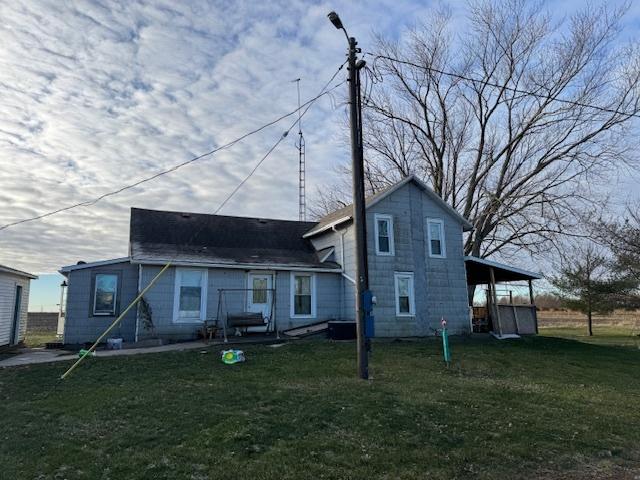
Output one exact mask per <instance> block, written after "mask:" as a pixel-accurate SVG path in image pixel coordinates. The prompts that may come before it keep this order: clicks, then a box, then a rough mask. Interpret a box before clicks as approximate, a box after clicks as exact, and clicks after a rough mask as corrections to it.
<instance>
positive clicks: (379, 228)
mask: <svg viewBox="0 0 640 480" xmlns="http://www.w3.org/2000/svg"><path fill="white" fill-rule="evenodd" d="M374 219H375V236H376V255H393V254H394V245H393V217H392V216H391V215H383V214H380V213H376V214H375V215H374Z"/></svg>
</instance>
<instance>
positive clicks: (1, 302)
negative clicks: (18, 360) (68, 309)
mask: <svg viewBox="0 0 640 480" xmlns="http://www.w3.org/2000/svg"><path fill="white" fill-rule="evenodd" d="M36 278H38V277H36V276H35V275H31V274H30V273H27V272H23V271H20V270H16V269H15V268H9V267H5V266H4V265H0V348H3V347H6V346H11V345H16V344H18V343H20V342H22V341H23V340H24V334H25V331H26V330H27V309H28V308H29V283H30V282H31V280H34V279H36Z"/></svg>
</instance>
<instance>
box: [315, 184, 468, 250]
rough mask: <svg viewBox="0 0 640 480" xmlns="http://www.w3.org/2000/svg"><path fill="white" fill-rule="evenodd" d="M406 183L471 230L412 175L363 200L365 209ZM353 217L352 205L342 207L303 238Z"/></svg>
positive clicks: (455, 213)
mask: <svg viewBox="0 0 640 480" xmlns="http://www.w3.org/2000/svg"><path fill="white" fill-rule="evenodd" d="M408 183H414V184H415V185H416V186H417V187H418V188H420V189H421V190H422V191H423V192H424V193H425V194H426V195H428V196H429V198H431V199H432V200H433V201H434V202H435V203H436V204H438V205H439V206H440V207H441V208H443V209H444V210H445V211H447V212H448V213H449V214H450V215H451V216H453V217H454V218H456V219H457V220H458V221H459V222H460V223H461V224H462V228H463V229H464V230H465V231H469V230H472V229H473V225H472V224H471V223H470V222H469V220H467V219H466V218H465V217H463V216H462V215H461V214H460V213H459V212H458V211H457V210H456V209H455V208H453V207H452V206H451V205H449V204H448V203H447V202H445V201H444V200H443V199H442V198H441V197H440V196H439V195H438V194H437V193H436V192H434V191H433V190H432V189H431V188H430V187H429V186H428V185H427V184H426V183H424V182H423V181H422V180H420V179H419V178H418V177H416V176H415V175H414V174H411V175H408V176H406V177H404V178H402V179H401V180H399V181H397V182H396V183H394V184H393V185H390V186H388V187H387V188H385V189H384V190H381V191H379V192H377V193H375V194H373V195H371V196H370V197H368V198H367V199H366V200H365V204H366V208H370V207H372V206H374V205H376V204H377V203H379V202H380V201H382V200H384V199H385V198H387V197H388V196H389V195H391V194H393V193H394V192H395V191H397V190H399V189H400V188H402V187H404V186H405V185H406V184H408ZM352 216H353V204H350V205H347V206H345V207H342V208H340V209H338V210H335V211H333V212H331V213H329V214H327V215H325V216H324V217H322V218H321V219H320V221H319V222H318V224H317V225H316V226H314V227H313V228H312V229H311V230H309V231H308V232H307V233H305V234H304V237H305V238H309V237H312V236H314V235H317V234H319V233H321V232H324V231H326V230H328V229H330V228H332V227H334V226H336V225H339V224H341V223H344V222H346V221H348V220H351V218H352Z"/></svg>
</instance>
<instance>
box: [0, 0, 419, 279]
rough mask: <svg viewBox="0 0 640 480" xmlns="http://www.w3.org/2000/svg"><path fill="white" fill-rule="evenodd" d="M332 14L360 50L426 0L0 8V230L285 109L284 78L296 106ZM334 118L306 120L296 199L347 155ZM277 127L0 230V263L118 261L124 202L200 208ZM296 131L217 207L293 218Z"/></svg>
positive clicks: (323, 103) (326, 54)
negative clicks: (304, 172)
mask: <svg viewBox="0 0 640 480" xmlns="http://www.w3.org/2000/svg"><path fill="white" fill-rule="evenodd" d="M334 8H335V9H336V10H338V12H339V13H340V15H341V16H342V18H343V20H344V22H345V24H346V25H347V26H348V28H349V30H350V32H351V33H352V34H353V35H356V36H358V38H359V40H360V44H361V46H362V47H363V49H364V50H366V49H367V48H368V46H371V33H372V31H373V30H374V29H375V30H377V31H383V32H386V33H388V34H391V35H397V34H398V33H399V32H400V31H401V30H402V28H403V27H404V26H405V25H406V24H409V23H412V22H413V21H415V19H416V18H419V16H420V14H421V13H422V12H423V11H425V8H426V6H425V5H424V4H423V2H421V1H418V0H415V1H413V2H412V1H408V0H397V1H391V0H378V1H374V2H344V3H343V4H340V5H337V4H335V3H334V4H328V3H316V2H313V3H311V2H309V3H305V2H302V1H288V0H279V1H269V2H227V1H210V2H206V1H196V2H189V3H186V2H173V1H166V2H163V1H152V2H151V1H149V2H115V1H114V2H107V1H105V2H98V1H96V2H87V1H79V2H76V3H75V4H74V5H73V6H70V5H69V4H68V3H67V2H64V3H63V2H58V1H55V0H49V1H44V0H42V1H36V2H2V4H1V5H0V17H1V18H2V19H3V21H2V23H0V45H1V47H0V223H2V224H4V223H8V222H11V221H15V220H20V219H22V218H25V217H29V216H32V215H36V214H39V213H42V212H45V211H48V210H51V209H55V208H59V207H61V206H65V205H68V204H72V203H76V202H79V201H84V200H87V199H90V198H92V197H95V196H97V195H99V194H102V193H105V192H107V191H109V190H112V189H115V188H118V187H120V186H122V185H124V184H126V183H129V182H131V181H135V180H138V179H140V178H143V177H145V176H148V175H149V174H152V173H155V172H156V171H159V170H162V169H165V168H167V167H168V166H171V165H173V164H176V163H179V162H181V161H184V160H186V159H188V158H189V157H191V156H193V155H197V154H199V153H201V152H204V151H207V150H210V149H211V148H212V147H215V146H217V145H221V144H223V143H225V142H227V141H229V140H231V139H233V138H234V137H236V136H238V135H240V134H243V133H245V132H246V131H249V130H251V129H253V128H255V127H256V126H259V125H260V124H262V123H264V122H267V121H269V120H271V119H273V118H274V117H276V116H278V115H280V114H282V113H284V112H286V111H289V110H292V109H293V108H295V105H296V91H295V84H293V83H291V80H293V79H295V78H298V77H301V78H302V83H301V86H302V90H303V97H306V98H308V97H310V96H312V95H314V94H315V93H316V92H318V90H319V89H320V87H321V86H322V84H323V83H324V82H325V81H326V80H327V79H328V77H329V76H330V75H332V74H333V72H334V71H335V68H336V67H337V66H338V65H339V64H340V63H341V62H342V61H343V60H344V53H345V47H346V46H345V40H344V37H343V36H342V34H341V33H340V32H337V31H336V30H335V29H334V28H333V27H332V26H331V24H330V23H329V22H328V20H327V18H326V14H327V13H328V12H329V11H330V10H331V9H334ZM343 74H344V72H343ZM344 88H346V87H344ZM342 94H343V92H341V93H340V94H339V95H338V98H342ZM343 118H344V112H343V110H342V107H340V108H338V109H336V108H335V105H334V104H333V103H332V102H331V101H330V99H328V98H323V99H322V100H320V101H318V103H317V104H316V105H315V106H314V107H313V108H312V109H311V110H310V111H309V114H308V117H306V118H305V119H304V129H305V137H306V140H307V161H308V189H309V192H312V191H313V190H314V188H315V186H316V185H322V184H323V183H325V182H326V181H327V180H328V179H329V177H330V176H331V175H332V174H333V173H332V172H333V166H334V165H336V164H337V163H339V162H342V161H344V160H345V159H346V158H347V157H348V153H349V152H348V148H346V147H345V145H344V144H343V142H341V140H340V131H341V129H342V128H343V122H342V120H343ZM285 125H289V121H286V122H283V123H282V124H279V125H277V126H275V127H271V128H269V129H267V130H265V131H264V132H261V133H260V134H259V135H256V136H254V137H251V138H250V139H248V140H246V141H245V142H243V143H241V144H238V145H236V146H235V147H233V148H232V149H230V150H227V151H224V152H221V153H219V154H217V155H215V156H213V157H211V158H208V159H206V160H203V161H201V162H199V163H196V164H193V165H190V166H188V167H185V168H184V169H182V170H180V171H178V172H176V173H174V174H171V175H167V176H164V177H162V178H161V179H158V180H155V181H153V182H151V183H148V184H145V185H144V186H141V187H138V188H136V189H135V190H132V191H128V192H126V193H123V194H121V195H119V196H116V197H111V198H109V199H106V200H104V201H103V202H100V203H98V204H97V205H95V206H93V207H91V208H80V209H76V210H73V211H70V212H66V213H63V214H60V215H57V216H53V217H49V218H47V219H44V220H42V221H38V222H31V223H26V224H23V225H20V226H16V227H15V228H10V229H7V230H4V231H0V263H6V264H9V265H12V266H15V267H17V268H23V269H26V270H30V271H34V272H37V273H41V272H52V271H55V270H57V269H58V268H59V267H60V266H62V265H66V264H70V263H75V262H76V261H77V260H79V259H84V260H96V259H102V258H109V257H117V256H122V255H125V254H126V252H127V240H128V217H129V213H128V212H129V207H131V206H137V207H146V208H158V209H173V210H190V211H200V212H206V211H212V210H214V209H215V208H216V207H217V205H218V204H219V203H220V202H221V201H222V199H223V198H224V197H225V196H226V195H227V194H228V193H229V192H230V191H231V190H232V189H233V188H234V187H235V185H236V184H237V182H239V180H240V179H241V178H242V177H244V175H246V173H248V172H249V171H250V170H251V168H252V167H253V165H254V164H255V163H256V162H257V161H258V160H259V159H260V158H261V157H262V156H263V155H264V153H265V152H266V151H267V150H268V148H269V147H270V146H271V144H272V143H273V142H275V141H276V140H277V138H278V137H279V136H280V135H281V133H282V131H283V129H284V128H285ZM294 137H295V135H290V136H289V137H288V138H287V139H286V141H285V142H283V144H282V145H281V146H280V147H279V148H278V149H277V150H276V151H275V152H274V154H273V155H272V156H271V157H270V158H269V159H268V160H267V161H266V162H265V164H264V165H263V167H262V168H261V169H260V170H259V171H258V173H257V174H256V176H255V177H254V178H253V179H252V180H251V181H250V182H249V183H248V184H247V185H246V186H245V187H244V188H243V189H242V190H241V191H240V192H239V193H238V195H237V196H236V197H235V198H234V199H233V200H232V201H231V202H229V203H228V204H227V206H226V207H225V209H224V210H223V213H226V214H235V215H256V216H258V215H259V216H272V217H277V218H297V189H296V181H297V156H296V151H295V148H294V142H295V138H294Z"/></svg>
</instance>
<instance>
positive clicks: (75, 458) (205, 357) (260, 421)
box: [0, 337, 640, 479]
mask: <svg viewBox="0 0 640 480" xmlns="http://www.w3.org/2000/svg"><path fill="white" fill-rule="evenodd" d="M244 349H245V352H246V354H247V357H248V361H247V362H246V363H245V364H240V365H234V366H225V365H223V364H222V363H221V362H220V361H219V358H218V350H217V349H213V348H212V349H209V350H207V351H206V353H204V354H203V353H200V352H199V351H188V352H173V353H164V354H149V355H141V356H132V357H120V358H112V359H95V358H92V359H88V361H87V362H86V363H85V364H84V365H82V366H81V367H80V368H79V369H77V370H76V371H75V372H74V374H73V375H72V376H71V377H70V378H69V379H67V380H65V381H60V380H58V377H59V376H60V374H61V373H63V371H64V369H65V367H67V366H68V365H67V364H60V363H59V364H50V365H38V366H31V367H21V368H17V369H6V370H0V418H1V419H2V420H1V424H0V425H1V428H0V465H1V466H2V467H1V468H2V471H1V472H2V474H1V475H2V478H10V479H22V478H25V479H27V478H28V479H32V478H38V479H57V478H61V479H62V478H65V479H85V478H86V479H151V478H154V479H155V478H160V479H164V478H167V479H169V478H171V479H175V478H185V479H218V478H219V479H294V478H295V479H298V478H310V479H317V478H327V479H342V478H352V479H370V478H388V479H405V478H415V479H422V478H430V479H453V478H460V479H467V478H479V479H494V478H495V479H512V478H523V479H524V478H526V479H542V478H544V479H547V478H554V479H555V478H563V479H564V478H571V479H574V478H575V479H584V478H593V479H595V478H611V479H614V478H615V479H625V478H628V479H633V478H637V477H636V476H635V475H640V428H639V426H640V409H639V408H638V405H640V375H639V372H640V351H636V350H632V349H629V348H617V347H608V346H600V345H591V344H586V343H580V342H575V341H570V340H564V339H556V338H545V337H538V338H525V339H522V340H515V341H502V342H499V341H496V340H491V339H476V338H474V339H456V340H454V341H453V344H452V352H453V358H454V364H453V365H452V367H450V368H449V369H447V368H445V367H444V366H443V364H442V361H441V356H440V348H439V344H438V342H437V341H435V340H428V341H427V340H425V341H415V342H379V343H376V344H375V345H374V354H373V358H372V374H373V376H374V379H373V381H371V382H364V381H359V380H357V379H356V378H354V377H355V375H354V369H355V361H354V345H353V344H352V343H329V342H324V341H317V342H304V343H296V344H288V345H285V346H282V347H280V348H271V347H268V346H246V347H244Z"/></svg>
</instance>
